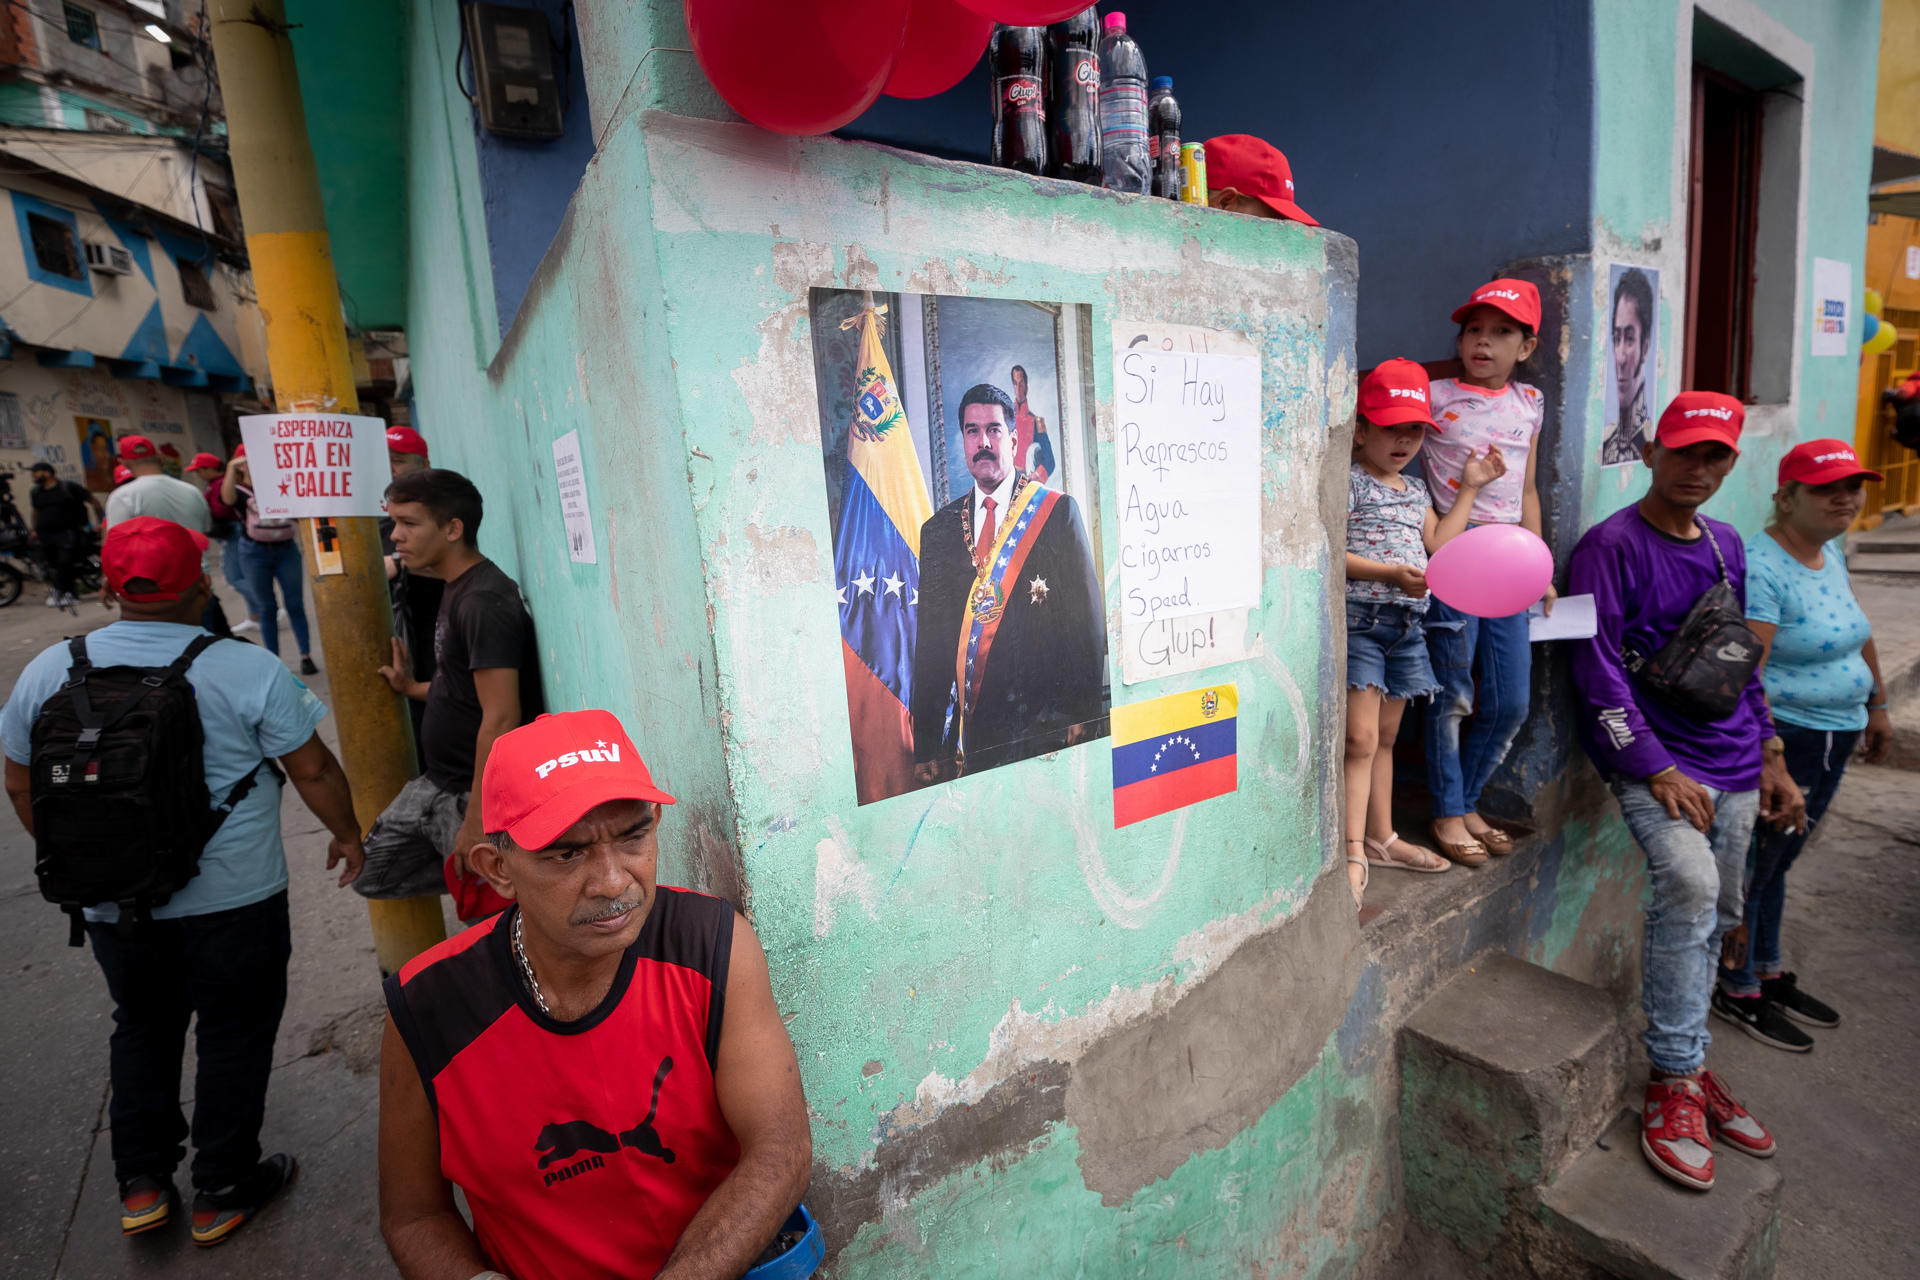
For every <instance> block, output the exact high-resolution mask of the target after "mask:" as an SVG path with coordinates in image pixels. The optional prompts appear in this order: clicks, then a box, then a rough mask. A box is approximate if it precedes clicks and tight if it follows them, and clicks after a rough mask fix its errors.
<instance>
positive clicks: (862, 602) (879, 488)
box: [833, 307, 933, 804]
mask: <svg viewBox="0 0 1920 1280" xmlns="http://www.w3.org/2000/svg"><path fill="white" fill-rule="evenodd" d="M885 310H886V308H884V307H866V308H864V309H863V310H862V311H861V312H860V314H859V315H858V316H855V317H854V318H853V319H851V320H848V321H846V322H845V323H844V324H843V325H842V326H841V327H842V328H848V327H851V326H853V325H856V324H857V325H859V326H861V331H860V355H859V361H858V364H857V366H856V369H855V373H854V385H853V421H852V424H851V425H850V426H849V427H848V431H847V480H846V485H845V488H844V491H843V493H842V494H841V498H840V524H839V527H838V528H837V529H835V530H834V535H833V572H834V580H835V583H836V585H837V586H838V587H839V600H840V642H841V644H840V648H841V655H840V656H841V660H842V661H843V662H844V664H845V666H846V675H847V719H848V720H849V721H850V722H851V724H852V726H853V772H854V790H855V793H856V795H857V797H858V800H859V803H861V804H866V803H868V802H869V801H872V800H884V799H885V798H886V797H888V796H893V795H899V794H900V793H901V792H903V791H907V790H909V789H911V788H912V787H913V785H914V782H913V717H912V715H911V714H910V712H909V711H908V708H909V707H911V706H912V705H913V690H912V688H911V681H912V677H913V634H914V617H915V614H916V612H917V606H918V605H919V602H920V526H921V525H923V524H925V523H926V522H927V519H928V517H930V516H931V515H932V514H933V503H932V501H931V500H930V499H929V498H928V496H927V483H926V480H925V478H924V477H923V476H922V475H921V472H920V456H919V454H918V453H917V452H915V450H914V447H913V436H912V434H911V433H910V432H909V431H908V429H907V411H906V408H905V407H904V406H903V405H902V404H901V403H900V393H899V390H898V389H897V388H896V387H895V385H894V381H893V366H892V365H891V364H890V363H889V362H888V360H887V352H886V348H885V347H884V346H883V345H882V344H881V342H880V324H881V319H880V313H882V312H884V311H885Z"/></svg>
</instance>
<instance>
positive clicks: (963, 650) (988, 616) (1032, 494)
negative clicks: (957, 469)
mask: <svg viewBox="0 0 1920 1280" xmlns="http://www.w3.org/2000/svg"><path fill="white" fill-rule="evenodd" d="M1059 500H1060V495H1059V493H1058V492H1057V491H1055V490H1053V489H1049V488H1046V487H1045V486H1044V485H1040V484H1036V483H1034V482H1033V481H1031V480H1029V479H1028V478H1027V477H1026V476H1024V475H1022V476H1020V477H1019V478H1018V479H1017V480H1016V481H1015V483H1014V489H1013V497H1012V498H1011V499H1009V500H1008V503H1007V508H1008V509H1007V515H1006V519H1004V520H1002V521H1001V522H1000V528H999V531H998V533H997V534H996V535H995V537H994V540H993V546H992V548H991V549H990V550H989V551H988V553H987V556H986V558H985V559H983V560H981V561H980V563H979V564H978V565H977V566H976V567H975V569H974V577H973V587H972V589H971V590H970V591H968V592H967V604H966V610H965V612H964V613H963V614H962V616H961V619H960V649H959V652H958V654H957V655H956V656H955V661H954V687H955V690H956V692H957V696H956V697H955V699H954V702H955V704H956V706H957V707H958V710H959V722H960V732H959V748H958V750H957V751H956V752H955V753H954V759H955V764H956V767H957V769H958V771H959V772H961V773H965V772H966V768H967V766H966V760H967V720H968V719H969V718H970V717H971V715H972V712H973V703H974V699H975V698H976V697H977V696H978V695H979V693H980V685H981V679H982V677H983V676H984V675H985V674H986V670H987V659H988V656H989V655H990V654H991V652H992V650H993V638H994V636H995V635H996V634H997V633H998V631H999V629H1000V619H1001V618H1002V617H1004V616H1005V615H1006V609H1007V590H1006V584H1007V583H1009V582H1018V581H1019V580H1020V570H1021V569H1022V568H1023V567H1024V566H1025V565H1026V562H1027V553H1028V552H1029V551H1031V550H1033V544H1034V542H1035V541H1037V540H1038V538H1039V534H1040V527H1041V526H1042V525H1044V524H1045V523H1046V522H1047V517H1048V516H1049V515H1051V514H1053V508H1054V505H1055V504H1056V503H1057V502H1059ZM961 512H962V521H961V532H962V536H963V537H966V538H967V544H968V553H969V554H971V553H972V546H973V540H972V536H971V535H972V530H973V520H972V518H971V517H972V515H973V508H972V503H971V495H969V502H968V505H967V506H965V507H963V508H961Z"/></svg>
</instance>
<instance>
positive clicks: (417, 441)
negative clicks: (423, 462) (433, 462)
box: [387, 427, 427, 458]
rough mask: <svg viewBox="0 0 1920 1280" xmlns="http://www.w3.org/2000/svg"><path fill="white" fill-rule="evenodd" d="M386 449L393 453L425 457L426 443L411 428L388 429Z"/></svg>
mask: <svg viewBox="0 0 1920 1280" xmlns="http://www.w3.org/2000/svg"><path fill="white" fill-rule="evenodd" d="M387 448H389V449H391V450H393V451H394V452H395V453H417V454H419V455H420V456H421V457H423V458H424V457H426V456H427V442H426V441H425V440H424V439H422V438H421V436H420V433H419V432H418V431H415V430H414V429H413V428H412V427H388V428H387Z"/></svg>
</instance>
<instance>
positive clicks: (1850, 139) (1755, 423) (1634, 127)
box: [1570, 0, 1880, 530]
mask: <svg viewBox="0 0 1920 1280" xmlns="http://www.w3.org/2000/svg"><path fill="white" fill-rule="evenodd" d="M1695 7H1696V6H1695V5H1694V4H1691V3H1686V2H1685V0H1607V2H1606V3H1596V4H1595V5H1594V6H1593V24H1594V61H1595V66H1596V70H1597V76H1596V81H1595V95H1596V97H1595V104H1594V114H1595V118H1596V121H1597V127H1596V130H1595V147H1594V155H1593V165H1594V181H1593V200H1594V207H1593V223H1594V245H1595V253H1594V255H1593V259H1592V263H1593V272H1592V275H1591V276H1590V277H1588V278H1587V280H1586V282H1587V283H1588V284H1589V285H1590V288H1591V297H1592V298H1593V300H1594V308H1595V310H1594V315H1595V316H1596V317H1597V319H1596V321H1595V326H1596V327H1595V329H1594V335H1595V340H1594V341H1592V342H1591V343H1589V344H1587V346H1586V350H1585V351H1584V352H1580V351H1579V350H1578V349H1577V348H1576V351H1575V353H1574V359H1576V360H1579V359H1580V358H1581V356H1582V355H1584V356H1585V357H1586V358H1585V360H1584V361H1583V363H1585V364H1586V365H1587V375H1588V377H1587V398H1586V408H1587V413H1586V415H1585V420H1586V423H1587V427H1588V430H1587V436H1588V439H1587V441H1586V447H1585V456H1587V457H1589V458H1591V457H1597V455H1598V453H1599V448H1600V437H1601V432H1602V430H1603V416H1602V396H1603V394H1604V390H1605V382H1604V381H1603V378H1604V377H1610V376H1611V374H1610V372H1609V371H1608V370H1607V369H1606V363H1605V362H1606V359H1607V349H1606V343H1605V335H1604V334H1603V333H1601V332H1600V329H1599V327H1598V326H1600V325H1603V324H1604V323H1606V320H1605V317H1606V315H1607V309H1608V307H1607V302H1606V301H1605V291H1606V281H1607V272H1606V263H1607V262H1609V261H1627V262H1638V263H1643V264H1646V265H1654V266H1658V267H1660V268H1661V271H1662V278H1661V292H1662V305H1661V322H1662V325H1663V333H1664V334H1665V338H1664V340H1663V342H1664V347H1665V350H1664V352H1663V357H1664V361H1665V364H1664V367H1663V369H1662V374H1661V383H1660V386H1661V394H1662V396H1663V397H1671V396H1672V394H1673V393H1674V391H1676V390H1678V389H1679V377H1680V368H1681V358H1682V357H1681V342H1682V334H1681V329H1682V326H1683V324H1684V322H1685V318H1686V317H1685V315H1684V311H1683V308H1682V304H1683V302H1684V299H1685V296H1686V281H1685V267H1686V256H1685V255H1686V241H1687V225H1686V202H1685V186H1684V181H1685V172H1686V170H1685V160H1686V155H1687V148H1688V128H1689V125H1688V121H1687V119H1686V117H1685V115H1684V112H1685V110H1686V107H1685V101H1686V98H1685V95H1686V93H1687V92H1689V91H1690V80H1688V81H1682V80H1681V78H1680V77H1683V76H1687V77H1690V75H1691V71H1690V59H1688V60H1686V61H1682V60H1681V59H1677V58H1676V56H1675V49H1676V42H1677V41H1687V40H1690V39H1691V31H1692V14H1693V12H1694V10H1695ZM1698 7H1699V8H1700V9H1701V10H1702V11H1704V12H1706V13H1707V14H1709V15H1710V16H1712V17H1714V18H1715V19H1716V20H1718V21H1719V22H1720V23H1722V24H1723V25H1725V26H1729V27H1732V28H1734V29H1735V30H1736V31H1739V32H1741V33H1743V34H1744V35H1746V37H1747V38H1748V39H1749V40H1752V41H1753V42H1754V43H1757V44H1760V45H1762V46H1763V47H1766V46H1767V45H1768V44H1769V43H1770V42H1771V41H1772V40H1773V38H1774V37H1773V36H1772V35H1770V34H1769V33H1767V32H1766V31H1765V30H1764V26H1765V25H1766V24H1777V28H1778V30H1779V31H1780V32H1783V33H1784V34H1785V35H1786V36H1787V37H1788V38H1789V39H1791V40H1797V41H1799V42H1803V44H1804V45H1805V46H1806V47H1807V49H1808V50H1809V51H1810V62H1811V65H1810V66H1799V67H1796V69H1797V70H1799V71H1801V73H1802V74H1803V75H1804V76H1806V80H1805V83H1804V84H1803V85H1801V86H1798V87H1796V88H1795V89H1794V90H1793V91H1794V92H1799V93H1805V94H1806V97H1807V110H1808V111H1809V113H1810V121H1809V134H1808V147H1807V152H1806V156H1805V164H1806V165H1807V172H1806V173H1805V174H1804V176H1803V189H1804V191H1805V200H1806V204H1805V223H1804V226H1803V227H1802V229H1801V249H1800V255H1799V258H1800V260H1799V263H1798V266H1797V272H1798V280H1799V310H1800V312H1801V316H1800V318H1799V336H1798V339H1797V346H1798V351H1799V358H1800V372H1799V381H1798V388H1797V392H1796V394H1795V395H1794V397H1793V399H1792V401H1791V402H1790V403H1789V404H1787V405H1784V406H1764V407H1758V408H1756V409H1754V410H1752V411H1750V413H1749V421H1748V428H1747V430H1748V435H1747V437H1746V440H1745V445H1744V448H1743V450H1742V454H1741V462H1740V464H1739V465H1738V466H1737V467H1736V469H1735V471H1734V473H1733V474H1732V476H1730V477H1729V478H1728V481H1727V483H1726V485H1725V486H1724V488H1723V489H1722V491H1721V494H1720V496H1719V497H1717V498H1716V499H1715V500H1714V502H1713V504H1712V505H1711V506H1709V507H1708V511H1709V512H1710V513H1711V514H1714V515H1717V516H1719V517H1720V518H1722V519H1725V520H1731V521H1733V522H1734V523H1736V524H1738V525H1739V526H1740V527H1741V528H1742V529H1745V530H1753V529H1757V528H1758V527H1759V526H1760V524H1761V523H1762V522H1763V520H1764V518H1765V514H1766V509H1767V497H1768V495H1769V494H1771V493H1772V492H1773V489H1774V482H1775V474H1774V468H1775V466H1776V464H1777V463H1778V462H1779V459H1780V455H1781V454H1782V453H1784V452H1785V451H1786V450H1787V449H1789V448H1791V447H1792V446H1793V445H1794V444H1796V443H1798V442H1799V441H1801V440H1805V439H1813V438H1816V437H1819V436H1840V437H1843V438H1848V439H1850V438H1851V437H1852V434H1853V426H1852V423H1853V404H1854V397H1855V394H1856V392H1857V389H1858V374H1859V363H1858V360H1857V354H1858V348H1859V344H1858V342H1857V341H1855V342H1854V343H1853V344H1852V351H1851V352H1850V354H1848V355H1846V356H1841V357H1821V358H1818V359H1816V358H1814V357H1813V356H1812V355H1811V354H1810V327H1809V325H1808V323H1807V315H1808V313H1809V312H1810V310H1811V306H1812V303H1811V297H1812V291H1813V260H1814V259H1815V258H1816V257H1822V258H1834V259H1837V260H1839V261H1842V262H1848V263H1851V264H1852V265H1853V272H1854V280H1855V283H1856V286H1857V285H1858V284H1859V281H1860V275H1861V269H1862V264H1863V261H1864V258H1865V254H1866V234H1867V226H1866V186H1867V176H1868V171H1869V168H1870V164H1871V160H1872V140H1873V102H1874V86H1875V82H1876V67H1877V62H1876V58H1877V52H1878V49H1879V39H1880V6H1879V4H1878V3H1877V0H1830V2H1827V3H1819V4H1807V3H1803V2H1802V0H1751V2H1749V0H1707V2H1706V3H1702V4H1700V5H1699V6H1698ZM1682 47H1684V46H1682ZM1776 56H1777V55H1776ZM1763 180H1764V179H1763ZM1764 269H1766V270H1784V269H1787V268H1785V267H1766V268H1764ZM1571 381H1572V379H1571V378H1570V382H1571ZM1645 489H1646V481H1645V472H1644V471H1642V470H1640V469H1638V468H1623V469H1619V470H1613V471H1607V472H1602V471H1601V470H1600V469H1599V468H1598V467H1589V468H1588V470H1587V473H1586V477H1585V484H1584V498H1585V510H1586V513H1587V516H1588V519H1589V520H1591V519H1594V518H1597V517H1599V516H1602V515H1605V514H1606V513H1608V512H1610V511H1613V510H1616V509H1618V508H1619V507H1621V506H1624V505H1625V504H1626V503H1627V502H1628V501H1631V500H1633V499H1635V498H1637V497H1639V495H1640V494H1641V493H1643V492H1645Z"/></svg>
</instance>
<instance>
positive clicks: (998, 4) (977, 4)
mask: <svg viewBox="0 0 1920 1280" xmlns="http://www.w3.org/2000/svg"><path fill="white" fill-rule="evenodd" d="M960 3H961V4H963V5H965V6H966V7H967V8H969V9H971V10H973V11H974V12H975V13H977V14H979V15H980V16H981V17H983V18H992V19H993V20H994V21H995V22H1004V23H1006V24H1007V25H1008V26H1010V27H1044V26H1046V25H1047V24H1048V23H1049V22H1065V21H1066V20H1067V19H1068V18H1071V17H1072V16H1073V15H1074V14H1076V13H1078V12H1080V11H1081V10H1082V9H1089V8H1092V7H1093V6H1091V5H1088V4H1067V3H1064V0H960ZM1123 12H1124V10H1123Z"/></svg>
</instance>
